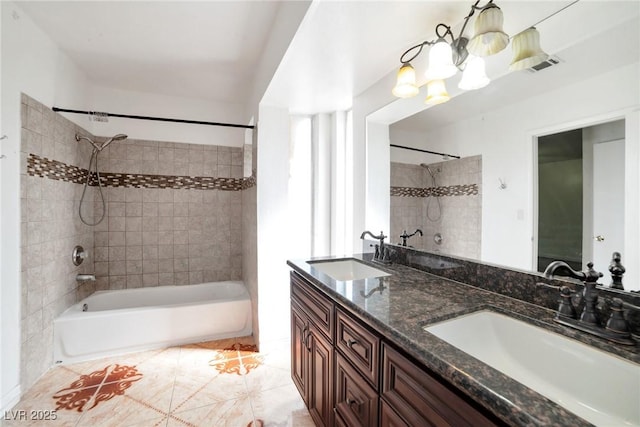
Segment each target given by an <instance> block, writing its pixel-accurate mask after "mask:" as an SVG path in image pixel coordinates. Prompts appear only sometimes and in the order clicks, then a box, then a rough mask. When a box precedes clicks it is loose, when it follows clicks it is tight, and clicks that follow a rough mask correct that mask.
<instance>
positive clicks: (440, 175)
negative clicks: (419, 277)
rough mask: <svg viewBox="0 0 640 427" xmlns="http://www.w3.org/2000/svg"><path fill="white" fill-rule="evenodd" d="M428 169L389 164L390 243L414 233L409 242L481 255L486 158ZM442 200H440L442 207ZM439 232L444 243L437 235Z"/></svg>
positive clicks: (453, 252) (436, 249)
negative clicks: (434, 181)
mask: <svg viewBox="0 0 640 427" xmlns="http://www.w3.org/2000/svg"><path fill="white" fill-rule="evenodd" d="M429 167H430V168H431V170H432V171H433V172H434V175H435V179H436V185H435V186H434V184H433V181H432V178H431V175H429V173H428V172H427V170H426V168H424V167H422V166H419V165H410V164H403V163H391V242H393V243H400V241H401V239H400V238H399V236H400V235H401V234H402V232H403V231H404V230H406V231H407V233H409V234H411V233H413V232H414V231H415V230H416V229H417V228H419V229H421V230H422V231H423V233H424V236H423V237H420V235H418V234H416V235H415V236H413V237H411V238H410V239H409V241H408V242H407V244H408V245H411V246H414V247H416V248H419V249H425V250H428V251H432V252H441V253H443V254H450V255H455V256H460V257H466V258H471V259H480V250H481V239H482V157H481V156H472V157H465V158H463V159H458V160H447V161H443V162H438V163H432V164H430V165H429ZM438 201H439V202H440V204H439V206H438ZM436 233H439V234H440V235H441V236H442V242H441V243H440V244H437V243H436V242H435V239H434V236H435V234H436Z"/></svg>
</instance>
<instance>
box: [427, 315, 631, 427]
mask: <svg viewBox="0 0 640 427" xmlns="http://www.w3.org/2000/svg"><path fill="white" fill-rule="evenodd" d="M424 329H425V330H426V331H427V332H430V333H432V334H434V335H435V336H437V337H438V338H440V339H442V340H444V341H446V342H448V343H449V344H451V345H453V346H455V347H457V348H459V349H460V350H462V351H464V352H466V353H468V354H470V355H471V356H473V357H475V358H476V359H479V360H481V361H482V362H484V363H486V364H487V365H490V366H492V367H493V368H495V369H497V370H498V371H501V372H502V373H504V374H506V375H508V376H510V377H511V378H513V379H514V380H516V381H518V382H520V383H522V384H524V385H526V386H527V387H529V388H531V389H533V390H535V391H537V392H538V393H540V394H542V395H544V396H546V397H547V398H549V399H550V400H552V401H554V402H556V403H558V404H559V405H561V406H563V407H565V408H566V409H568V410H569V411H571V412H573V413H575V414H576V415H578V416H580V417H582V418H584V419H585V420H587V421H589V422H591V423H593V424H595V425H599V426H640V365H638V364H635V363H633V362H630V361H627V360H624V359H621V358H618V357H616V356H614V355H610V354H608V353H605V352H603V351H600V350H597V349H595V348H592V347H589V346H588V345H585V344H582V343H580V342H578V341H574V340H572V339H569V338H566V337H563V336H561V335H559V334H556V333H553V332H549V331H546V330H544V329H542V328H539V327H537V326H533V325H530V324H528V323H525V322H522V321H520V320H516V319H513V318H511V317H509V316H505V315H502V314H498V313H494V312H491V311H479V312H476V313H473V314H469V315H466V316H461V317H458V318H455V319H452V320H447V321H444V322H441V323H438V324H435V325H433V326H428V327H425V328H424Z"/></svg>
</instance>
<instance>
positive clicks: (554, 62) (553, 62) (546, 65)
mask: <svg viewBox="0 0 640 427" xmlns="http://www.w3.org/2000/svg"><path fill="white" fill-rule="evenodd" d="M561 62H562V60H560V58H558V57H557V56H555V55H550V56H549V58H547V60H546V61H542V62H541V63H539V64H538V65H534V66H533V67H531V68H527V71H528V72H530V73H537V72H538V71H542V70H544V69H545V68H549V67H552V66H554V65H558V64H559V63H561Z"/></svg>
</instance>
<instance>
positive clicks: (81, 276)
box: [76, 274, 96, 282]
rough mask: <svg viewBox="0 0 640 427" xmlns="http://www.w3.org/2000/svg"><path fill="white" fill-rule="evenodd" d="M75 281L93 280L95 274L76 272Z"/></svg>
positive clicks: (94, 279)
mask: <svg viewBox="0 0 640 427" xmlns="http://www.w3.org/2000/svg"><path fill="white" fill-rule="evenodd" d="M76 281H78V282H95V281H96V276H95V274H78V275H77V276H76Z"/></svg>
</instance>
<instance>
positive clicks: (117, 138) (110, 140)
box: [100, 133, 128, 151]
mask: <svg viewBox="0 0 640 427" xmlns="http://www.w3.org/2000/svg"><path fill="white" fill-rule="evenodd" d="M127 138H128V136H127V135H125V134H123V133H119V134H117V135H116V136H112V137H111V138H109V139H108V140H107V142H105V143H104V144H102V146H101V147H100V150H101V151H102V149H103V148H106V146H107V145H109V144H111V143H112V142H113V141H122V140H123V139H127Z"/></svg>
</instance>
